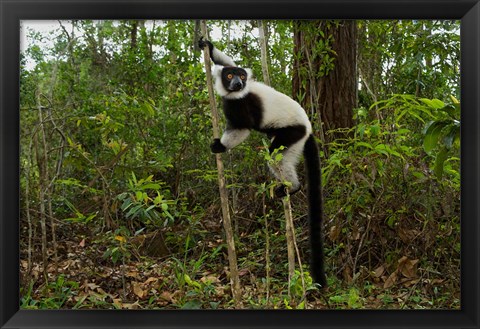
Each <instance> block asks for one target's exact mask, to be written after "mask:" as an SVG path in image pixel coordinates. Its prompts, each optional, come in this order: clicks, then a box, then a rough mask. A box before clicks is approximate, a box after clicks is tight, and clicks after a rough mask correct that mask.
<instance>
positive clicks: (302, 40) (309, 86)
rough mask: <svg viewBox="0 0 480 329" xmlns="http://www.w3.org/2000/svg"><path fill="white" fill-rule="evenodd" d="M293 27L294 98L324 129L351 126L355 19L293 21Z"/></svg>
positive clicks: (354, 90)
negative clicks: (315, 117)
mask: <svg viewBox="0 0 480 329" xmlns="http://www.w3.org/2000/svg"><path fill="white" fill-rule="evenodd" d="M293 30H294V36H293V37H294V54H295V56H294V72H293V81H292V83H293V95H294V97H295V98H296V99H298V100H299V101H300V103H301V105H302V106H303V107H304V108H305V109H306V110H307V112H310V115H311V116H315V115H316V116H317V120H320V123H321V124H323V125H324V128H325V129H326V130H334V129H339V128H351V127H352V126H353V108H354V107H356V104H357V72H356V71H357V67H356V65H357V25H356V22H355V21H335V22H332V21H296V22H294V29H293ZM312 119H313V118H312ZM330 139H331V138H330Z"/></svg>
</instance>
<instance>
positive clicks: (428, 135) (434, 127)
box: [423, 121, 446, 153]
mask: <svg viewBox="0 0 480 329" xmlns="http://www.w3.org/2000/svg"><path fill="white" fill-rule="evenodd" d="M445 126H446V122H445V121H433V122H431V123H429V124H427V126H426V132H425V137H424V138H423V149H424V150H425V152H427V153H430V152H431V151H432V150H433V149H434V148H435V146H437V143H438V139H439V137H440V133H441V131H442V129H443V128H445Z"/></svg>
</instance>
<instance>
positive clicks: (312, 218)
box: [303, 135, 327, 287]
mask: <svg viewBox="0 0 480 329" xmlns="http://www.w3.org/2000/svg"><path fill="white" fill-rule="evenodd" d="M303 155H304V157H305V169H306V172H307V182H308V183H307V195H308V218H309V222H310V245H311V249H310V250H311V255H310V259H311V261H310V271H311V274H312V278H313V280H314V281H315V282H317V283H319V284H320V285H321V286H322V287H325V286H326V285H327V279H326V277H325V270H324V265H323V263H324V261H323V257H324V255H323V240H322V222H323V196H322V173H321V170H320V168H321V167H320V157H319V154H318V148H317V143H316V142H315V139H314V137H313V135H310V137H308V139H307V142H306V143H305V148H304V149H303Z"/></svg>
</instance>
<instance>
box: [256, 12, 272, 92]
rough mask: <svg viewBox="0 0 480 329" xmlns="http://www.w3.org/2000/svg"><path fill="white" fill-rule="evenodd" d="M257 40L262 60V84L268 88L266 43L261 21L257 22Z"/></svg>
mask: <svg viewBox="0 0 480 329" xmlns="http://www.w3.org/2000/svg"><path fill="white" fill-rule="evenodd" d="M258 38H259V42H260V53H261V58H262V74H263V82H264V83H265V84H266V85H267V86H270V76H269V75H268V61H267V41H266V37H265V27H264V24H263V21H262V20H259V21H258Z"/></svg>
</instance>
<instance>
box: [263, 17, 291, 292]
mask: <svg viewBox="0 0 480 329" xmlns="http://www.w3.org/2000/svg"><path fill="white" fill-rule="evenodd" d="M258 34H259V42H260V49H261V61H262V74H263V81H264V82H265V84H266V85H268V86H270V78H269V76H268V62H267V56H268V54H267V44H266V38H265V28H264V25H263V21H258ZM279 172H280V175H282V171H281V170H279ZM282 180H283V178H282ZM282 202H283V210H284V213H285V230H286V232H285V234H286V238H287V257H288V295H289V296H290V286H291V281H292V278H293V276H294V275H295V244H296V242H295V230H294V227H293V220H292V205H291V203H290V195H289V194H288V192H287V196H286V197H284V198H283V199H282Z"/></svg>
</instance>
